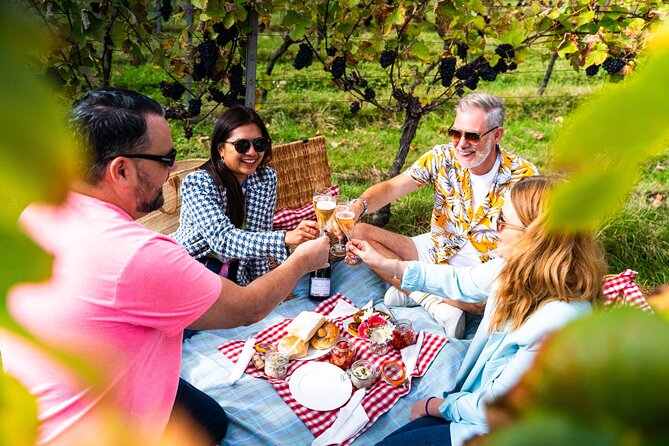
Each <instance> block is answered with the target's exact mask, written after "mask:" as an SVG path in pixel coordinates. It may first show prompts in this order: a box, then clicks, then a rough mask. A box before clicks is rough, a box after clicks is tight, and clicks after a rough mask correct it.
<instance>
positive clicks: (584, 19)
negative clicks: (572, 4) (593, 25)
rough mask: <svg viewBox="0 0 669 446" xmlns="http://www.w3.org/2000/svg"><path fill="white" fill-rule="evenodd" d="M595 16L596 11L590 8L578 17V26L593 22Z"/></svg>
mask: <svg viewBox="0 0 669 446" xmlns="http://www.w3.org/2000/svg"><path fill="white" fill-rule="evenodd" d="M594 18H595V11H594V10H592V9H591V10H589V11H585V12H583V13H581V14H579V15H578V17H576V26H583V25H587V24H589V23H590V22H592V19H594Z"/></svg>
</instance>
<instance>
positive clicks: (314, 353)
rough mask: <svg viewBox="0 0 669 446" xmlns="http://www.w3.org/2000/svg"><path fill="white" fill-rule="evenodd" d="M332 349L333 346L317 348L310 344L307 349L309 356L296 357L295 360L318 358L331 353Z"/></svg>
mask: <svg viewBox="0 0 669 446" xmlns="http://www.w3.org/2000/svg"><path fill="white" fill-rule="evenodd" d="M330 350H332V347H330V348H326V349H325V350H318V349H317V348H313V347H312V346H311V345H310V346H309V350H307V356H305V357H303V358H295V359H294V361H308V360H310V359H318V358H320V357H322V356H325V355H327V354H328V353H330Z"/></svg>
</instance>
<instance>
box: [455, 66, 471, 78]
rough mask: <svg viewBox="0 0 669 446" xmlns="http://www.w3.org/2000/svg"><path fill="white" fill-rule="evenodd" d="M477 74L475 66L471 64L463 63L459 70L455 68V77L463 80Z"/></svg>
mask: <svg viewBox="0 0 669 446" xmlns="http://www.w3.org/2000/svg"><path fill="white" fill-rule="evenodd" d="M475 75H476V72H475V71H474V68H472V66H471V64H466V65H463V66H461V67H460V68H458V69H457V70H455V77H457V78H458V79H460V80H461V81H464V80H467V79H469V78H470V77H473V76H475Z"/></svg>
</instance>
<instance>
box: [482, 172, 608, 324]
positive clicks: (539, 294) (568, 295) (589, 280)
mask: <svg viewBox="0 0 669 446" xmlns="http://www.w3.org/2000/svg"><path fill="white" fill-rule="evenodd" d="M558 182H559V179H558V178H557V177H547V176H535V177H527V178H523V179H522V180H521V181H519V182H518V183H517V184H516V185H515V186H514V187H513V188H512V189H511V192H510V194H511V195H510V199H511V203H512V205H513V207H514V209H515V210H516V212H517V213H518V217H519V218H520V220H521V221H522V222H523V225H525V226H526V228H527V229H526V230H525V233H524V234H523V236H522V237H521V238H520V239H519V240H518V242H517V243H516V244H515V245H514V246H513V248H512V249H511V251H510V252H509V258H508V259H507V263H506V265H505V266H504V267H503V269H502V271H501V272H500V275H499V278H498V283H499V288H498V290H497V293H496V297H497V306H496V308H495V311H494V314H493V316H492V320H491V323H490V329H491V331H492V330H501V329H502V328H504V327H505V325H506V324H509V328H510V329H511V330H515V329H517V328H519V327H520V326H521V325H523V323H525V321H527V319H528V318H529V317H530V316H531V315H532V314H533V313H534V312H535V311H537V310H538V309H539V308H540V307H541V306H542V305H544V304H546V303H548V302H551V301H566V302H570V301H584V300H587V301H591V302H593V303H600V302H601V301H602V299H603V296H602V293H601V285H602V277H603V276H604V274H606V271H607V265H606V260H605V258H604V252H603V250H602V248H601V246H600V245H599V244H598V243H597V242H596V241H595V239H594V237H593V235H592V234H590V233H583V232H581V233H575V232H556V231H549V230H548V229H547V226H546V220H547V217H548V212H549V209H548V196H549V194H550V192H551V190H552V189H553V187H554V186H555V185H556V184H557V183H558Z"/></svg>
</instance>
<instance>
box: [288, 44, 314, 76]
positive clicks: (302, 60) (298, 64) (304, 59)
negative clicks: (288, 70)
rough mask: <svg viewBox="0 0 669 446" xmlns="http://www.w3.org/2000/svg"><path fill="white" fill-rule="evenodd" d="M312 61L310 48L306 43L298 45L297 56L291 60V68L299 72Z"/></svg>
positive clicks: (312, 54)
mask: <svg viewBox="0 0 669 446" xmlns="http://www.w3.org/2000/svg"><path fill="white" fill-rule="evenodd" d="M313 60H314V53H313V52H312V51H311V47H310V46H309V45H307V44H306V43H300V48H299V49H298V50H297V55H296V56H295V59H294V60H293V67H294V68H295V69H296V70H301V69H302V68H306V67H308V66H309V65H311V62H312V61H313Z"/></svg>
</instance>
